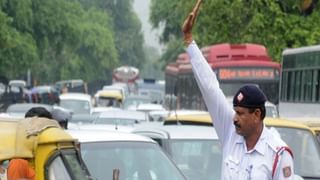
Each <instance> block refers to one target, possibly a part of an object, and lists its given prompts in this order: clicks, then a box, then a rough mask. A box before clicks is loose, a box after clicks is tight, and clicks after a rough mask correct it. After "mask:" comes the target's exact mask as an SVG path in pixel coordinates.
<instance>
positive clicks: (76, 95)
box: [59, 93, 91, 101]
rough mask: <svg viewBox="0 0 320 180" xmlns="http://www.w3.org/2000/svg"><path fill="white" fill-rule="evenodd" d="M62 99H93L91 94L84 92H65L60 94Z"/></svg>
mask: <svg viewBox="0 0 320 180" xmlns="http://www.w3.org/2000/svg"><path fill="white" fill-rule="evenodd" d="M59 98H60V100H63V99H78V100H84V101H91V96H90V95H88V94H83V93H65V94H61V95H60V96H59Z"/></svg>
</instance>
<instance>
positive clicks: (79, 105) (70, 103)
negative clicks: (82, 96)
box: [60, 99, 90, 114]
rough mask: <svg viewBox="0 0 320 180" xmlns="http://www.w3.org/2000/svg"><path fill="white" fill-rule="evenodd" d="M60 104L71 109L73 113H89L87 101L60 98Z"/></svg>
mask: <svg viewBox="0 0 320 180" xmlns="http://www.w3.org/2000/svg"><path fill="white" fill-rule="evenodd" d="M60 106H61V107H63V108H65V109H69V110H71V111H72V112H73V113H74V114H89V113H90V104H89V102H88V101H82V100H70V99H62V100H60Z"/></svg>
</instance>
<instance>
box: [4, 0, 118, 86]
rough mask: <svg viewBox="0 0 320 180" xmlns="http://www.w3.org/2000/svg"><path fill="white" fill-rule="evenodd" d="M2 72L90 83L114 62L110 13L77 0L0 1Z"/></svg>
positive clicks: (19, 75) (111, 66)
mask: <svg viewBox="0 0 320 180" xmlns="http://www.w3.org/2000/svg"><path fill="white" fill-rule="evenodd" d="M0 10H1V11H0V27H2V28H1V30H0V39H1V40H2V39H3V40H4V41H2V43H1V47H2V48H1V49H0V59H1V62H0V64H1V68H0V74H6V75H8V76H9V77H10V78H21V77H23V75H24V74H26V71H27V69H31V70H32V74H33V76H34V78H35V79H37V80H38V81H40V83H50V82H54V81H57V80H61V79H71V78H81V79H84V80H87V81H88V80H92V79H95V78H97V77H103V76H105V75H106V74H107V73H108V72H109V71H110V69H112V68H113V67H115V66H116V64H118V54H117V50H116V48H115V40H114V38H113V37H114V32H113V28H112V25H113V24H112V20H111V19H110V17H109V15H108V13H106V12H104V11H101V10H97V9H92V8H88V9H85V8H83V6H82V5H81V4H80V3H79V2H78V1H77V0H67V1H66V0H50V1H42V0H32V1H31V0H24V1H20V0H0Z"/></svg>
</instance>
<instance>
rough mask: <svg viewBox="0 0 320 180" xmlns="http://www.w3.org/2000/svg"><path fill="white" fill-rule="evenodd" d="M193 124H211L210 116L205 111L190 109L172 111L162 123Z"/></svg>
mask: <svg viewBox="0 0 320 180" xmlns="http://www.w3.org/2000/svg"><path fill="white" fill-rule="evenodd" d="M173 123H175V124H194V125H208V126H212V120H211V116H210V114H209V113H208V112H206V111H193V112H192V111H190V112H187V111H186V112H177V113H172V114H171V115H170V116H169V117H167V118H166V119H165V120H164V124H173Z"/></svg>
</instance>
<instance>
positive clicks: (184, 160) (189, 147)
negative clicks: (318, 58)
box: [171, 139, 222, 180]
mask: <svg viewBox="0 0 320 180" xmlns="http://www.w3.org/2000/svg"><path fill="white" fill-rule="evenodd" d="M171 148H172V149H171V150H172V159H173V161H174V162H175V163H176V164H177V166H178V167H179V169H180V170H181V171H182V173H183V174H184V175H185V176H186V177H187V179H188V180H207V179H211V180H220V179H221V178H220V177H221V161H222V153H221V147H220V144H219V141H218V140H212V139H209V140H194V139H193V140H187V139H183V140H172V141H171Z"/></svg>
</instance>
